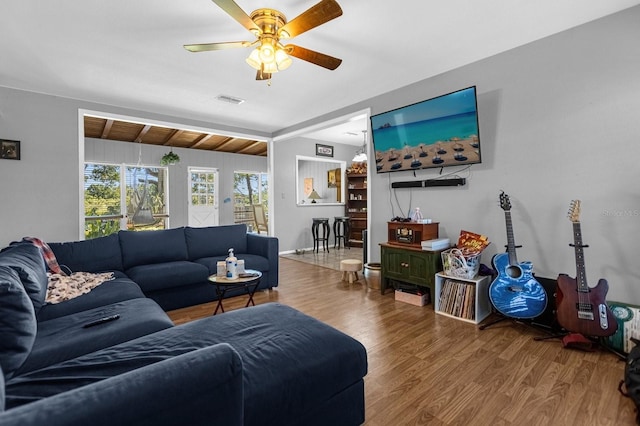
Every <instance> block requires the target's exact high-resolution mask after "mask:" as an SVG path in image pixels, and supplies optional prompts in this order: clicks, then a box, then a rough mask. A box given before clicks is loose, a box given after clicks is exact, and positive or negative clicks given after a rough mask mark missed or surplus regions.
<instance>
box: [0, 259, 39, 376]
mask: <svg viewBox="0 0 640 426" xmlns="http://www.w3.org/2000/svg"><path fill="white" fill-rule="evenodd" d="M36 332H37V324H36V314H35V312H34V310H33V304H32V303H31V300H30V299H29V296H28V295H27V292H26V291H25V289H24V287H23V286H22V283H21V282H20V277H19V276H18V272H17V271H15V270H14V269H13V268H10V267H7V266H0V336H1V337H0V366H1V367H2V371H3V372H4V375H5V376H6V378H10V377H11V375H12V374H13V372H14V371H16V370H17V369H18V368H20V366H21V365H22V364H23V363H24V361H25V360H26V359H27V357H28V356H29V354H30V353H31V348H32V347H33V342H34V341H35V339H36Z"/></svg>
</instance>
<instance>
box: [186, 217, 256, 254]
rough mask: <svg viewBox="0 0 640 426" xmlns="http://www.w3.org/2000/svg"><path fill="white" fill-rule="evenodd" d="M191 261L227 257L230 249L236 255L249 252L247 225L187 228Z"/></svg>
mask: <svg viewBox="0 0 640 426" xmlns="http://www.w3.org/2000/svg"><path fill="white" fill-rule="evenodd" d="M184 234H185V237H186V239H187V247H188V250H189V260H195V259H201V258H203V257H212V256H224V257H225V258H226V257H227V254H228V252H229V249H230V248H232V249H233V251H234V253H244V252H246V251H247V225H244V224H237V225H224V226H210V227H206V228H192V227H186V228H185V229H184Z"/></svg>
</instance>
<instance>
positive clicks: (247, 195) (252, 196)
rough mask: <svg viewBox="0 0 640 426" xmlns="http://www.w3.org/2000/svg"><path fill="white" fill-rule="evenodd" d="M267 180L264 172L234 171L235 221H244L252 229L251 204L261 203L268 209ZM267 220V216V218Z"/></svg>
mask: <svg viewBox="0 0 640 426" xmlns="http://www.w3.org/2000/svg"><path fill="white" fill-rule="evenodd" d="M268 189H269V180H268V175H267V174H266V173H259V172H235V173H234V174H233V203H234V204H233V207H234V208H233V211H234V222H235V223H246V224H247V226H248V227H249V230H250V231H253V210H252V209H251V204H263V205H264V206H265V211H268V196H267V194H268ZM267 220H268V218H267Z"/></svg>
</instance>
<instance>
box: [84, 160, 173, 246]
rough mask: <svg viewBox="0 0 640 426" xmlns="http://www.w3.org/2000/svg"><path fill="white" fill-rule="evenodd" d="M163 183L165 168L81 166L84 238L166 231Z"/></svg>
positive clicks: (166, 216)
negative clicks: (120, 233)
mask: <svg viewBox="0 0 640 426" xmlns="http://www.w3.org/2000/svg"><path fill="white" fill-rule="evenodd" d="M167 182H168V181H167V168H166V167H145V166H140V165H124V164H122V165H118V164H98V163H85V165H84V207H85V227H84V233H85V239H91V238H96V237H103V236H106V235H110V234H113V233H116V232H118V231H119V230H120V229H128V230H135V231H139V230H151V229H165V228H168V226H169V223H168V222H169V214H168V206H167V202H166V200H167V191H168V189H167ZM125 219H126V220H125Z"/></svg>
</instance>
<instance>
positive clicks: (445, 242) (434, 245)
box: [420, 238, 451, 251]
mask: <svg viewBox="0 0 640 426" xmlns="http://www.w3.org/2000/svg"><path fill="white" fill-rule="evenodd" d="M420 245H421V246H422V250H429V251H435V250H443V249H448V248H449V246H450V245H451V242H450V241H449V239H448V238H438V239H435V240H426V241H421V242H420Z"/></svg>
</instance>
